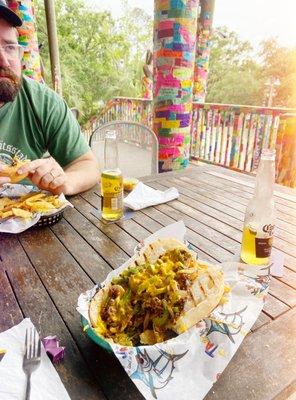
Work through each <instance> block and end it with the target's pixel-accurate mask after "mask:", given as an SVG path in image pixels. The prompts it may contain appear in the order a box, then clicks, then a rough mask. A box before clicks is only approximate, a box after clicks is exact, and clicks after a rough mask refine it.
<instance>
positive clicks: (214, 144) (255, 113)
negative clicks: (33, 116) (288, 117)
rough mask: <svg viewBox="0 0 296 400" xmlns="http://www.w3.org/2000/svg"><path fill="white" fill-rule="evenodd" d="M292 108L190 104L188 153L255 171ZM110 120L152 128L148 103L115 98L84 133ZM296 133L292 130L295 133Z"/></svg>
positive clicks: (225, 164) (292, 110)
mask: <svg viewBox="0 0 296 400" xmlns="http://www.w3.org/2000/svg"><path fill="white" fill-rule="evenodd" d="M295 112H296V110H294V109H286V108H267V107H253V106H238V105H230V104H211V103H205V104H197V103H193V111H192V130H191V147H190V156H191V157H192V158H193V159H197V160H201V161H204V162H209V163H212V164H216V165H221V166H224V167H228V168H231V169H236V170H239V171H244V172H252V171H254V170H256V168H257V166H258V162H259V158H260V154H261V150H262V148H264V147H268V148H275V145H276V144H277V149H279V146H280V145H281V144H279V141H278V139H279V138H278V137H277V133H278V126H279V121H280V117H281V115H283V114H287V113H295ZM114 120H123V121H134V122H140V123H142V124H144V125H147V126H149V127H150V128H152V122H153V121H152V102H151V101H150V100H146V99H139V98H126V97H117V98H114V99H112V100H110V101H109V102H108V103H107V105H106V107H105V108H104V110H103V111H102V112H101V113H100V115H99V116H98V117H97V118H96V119H94V120H93V121H91V127H90V130H89V132H88V135H89V134H90V133H91V132H92V131H93V130H94V129H95V128H96V127H97V126H99V125H101V124H104V123H106V122H111V121H114ZM295 135H296V133H295Z"/></svg>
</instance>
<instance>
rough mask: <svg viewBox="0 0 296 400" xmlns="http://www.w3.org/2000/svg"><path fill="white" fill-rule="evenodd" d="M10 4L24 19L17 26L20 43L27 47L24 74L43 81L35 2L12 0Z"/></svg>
mask: <svg viewBox="0 0 296 400" xmlns="http://www.w3.org/2000/svg"><path fill="white" fill-rule="evenodd" d="M8 5H9V7H10V8H11V9H12V10H13V11H14V12H15V13H16V14H18V16H19V17H20V18H21V19H22V21H23V25H22V26H21V27H18V28H17V30H18V32H19V44H20V45H22V46H23V47H24V49H25V52H24V56H23V74H24V75H26V76H29V77H30V78H32V79H35V80H37V81H39V82H42V81H43V79H42V75H41V63H40V55H39V49H38V40H37V32H36V25H35V17H34V8H33V3H32V1H31V0H21V1H20V0H18V1H15V0H10V1H9V2H8Z"/></svg>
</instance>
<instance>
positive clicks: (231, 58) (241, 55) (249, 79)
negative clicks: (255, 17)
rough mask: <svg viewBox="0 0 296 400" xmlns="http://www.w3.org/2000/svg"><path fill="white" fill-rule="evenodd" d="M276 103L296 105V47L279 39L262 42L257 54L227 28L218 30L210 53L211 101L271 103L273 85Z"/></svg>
mask: <svg viewBox="0 0 296 400" xmlns="http://www.w3.org/2000/svg"><path fill="white" fill-rule="evenodd" d="M277 79H278V80H279V83H280V85H279V86H278V87H277V86H274V89H273V95H274V97H273V106H281V107H291V108H292V107H294V108H295V107H296V49H288V48H284V47H281V46H280V45H279V44H278V42H277V41H276V39H273V38H271V39H269V40H266V41H264V42H262V43H261V45H260V51H259V53H258V54H256V53H255V51H254V49H253V48H252V46H251V44H250V42H249V41H242V40H240V39H239V37H238V35H237V34H236V33H235V32H230V31H229V30H228V29H227V28H226V27H220V28H218V29H216V30H215V32H214V35H213V41H212V49H211V54H210V66H209V77H208V93H207V98H206V101H207V102H213V103H230V104H248V105H257V106H263V105H267V102H268V96H269V92H270V84H271V82H273V81H275V80H277Z"/></svg>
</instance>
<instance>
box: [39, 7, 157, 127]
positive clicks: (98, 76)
mask: <svg viewBox="0 0 296 400" xmlns="http://www.w3.org/2000/svg"><path fill="white" fill-rule="evenodd" d="M55 10H56V23H57V29H58V41H59V52H60V63H61V73H62V86H63V96H64V98H65V99H66V101H67V102H68V104H69V105H70V106H71V107H77V108H78V109H79V110H81V111H82V113H83V117H82V121H81V122H85V121H87V120H88V119H89V118H90V117H92V116H93V115H97V114H98V112H99V109H100V107H102V104H103V103H104V102H105V101H106V100H108V99H110V98H112V97H114V96H132V97H139V96H140V95H141V67H142V65H143V62H144V59H145V50H146V49H147V48H151V45H152V44H151V42H152V21H151V18H150V17H149V16H148V15H147V14H146V13H145V12H144V11H143V10H141V9H137V8H136V9H130V8H129V7H128V5H127V4H126V7H125V13H124V15H123V16H122V18H121V19H119V20H114V19H113V18H112V16H111V14H110V13H109V12H95V11H93V10H90V9H88V8H87V7H86V5H85V4H84V2H83V1H81V0H76V1H74V0H57V1H56V7H55ZM36 16H37V31H38V41H39V43H40V44H43V46H42V50H41V56H42V60H43V63H44V66H45V72H46V73H45V80H46V83H47V84H49V85H51V74H50V60H49V49H48V38H47V31H46V22H45V12H44V5H43V1H42V0H38V3H37V12H36Z"/></svg>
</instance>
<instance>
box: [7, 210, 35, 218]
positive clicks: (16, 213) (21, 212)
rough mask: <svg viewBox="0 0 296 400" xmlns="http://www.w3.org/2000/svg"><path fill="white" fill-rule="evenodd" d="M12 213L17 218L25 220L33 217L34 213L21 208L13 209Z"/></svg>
mask: <svg viewBox="0 0 296 400" xmlns="http://www.w3.org/2000/svg"><path fill="white" fill-rule="evenodd" d="M12 212H13V215H14V216H15V217H21V218H24V219H29V218H32V217H33V213H31V212H30V211H26V210H22V209H21V208H13V209H12Z"/></svg>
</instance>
